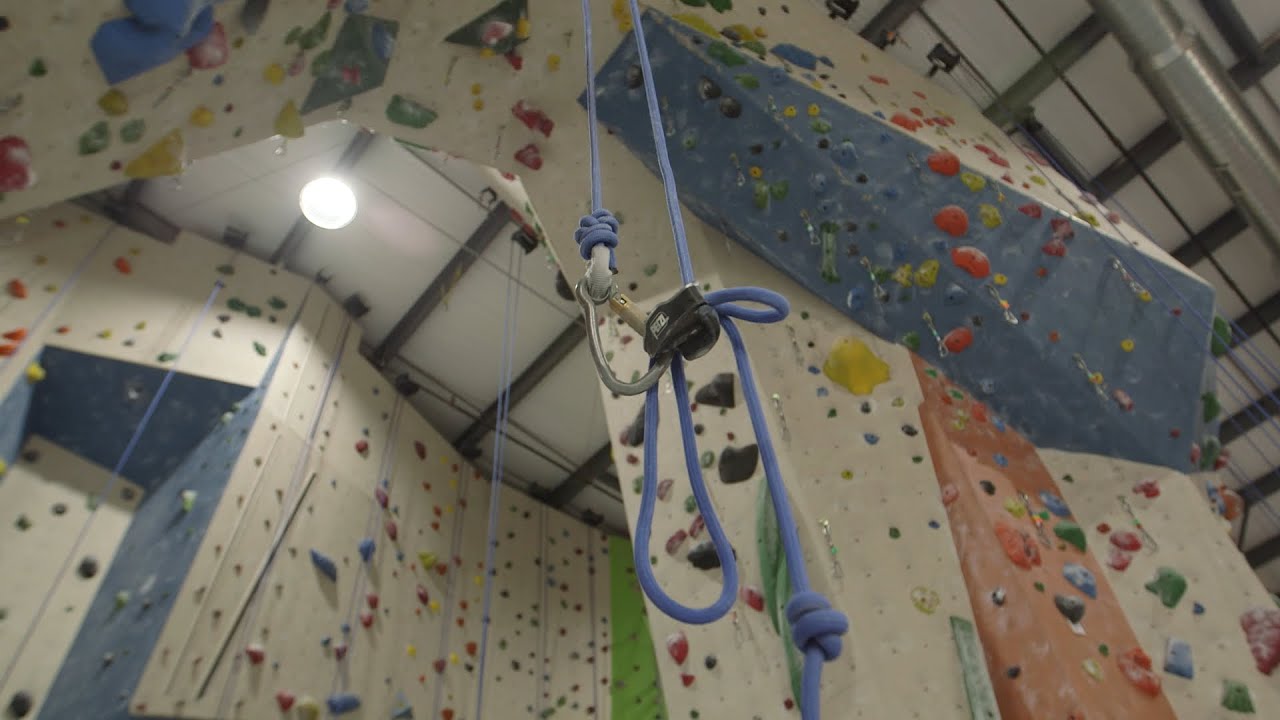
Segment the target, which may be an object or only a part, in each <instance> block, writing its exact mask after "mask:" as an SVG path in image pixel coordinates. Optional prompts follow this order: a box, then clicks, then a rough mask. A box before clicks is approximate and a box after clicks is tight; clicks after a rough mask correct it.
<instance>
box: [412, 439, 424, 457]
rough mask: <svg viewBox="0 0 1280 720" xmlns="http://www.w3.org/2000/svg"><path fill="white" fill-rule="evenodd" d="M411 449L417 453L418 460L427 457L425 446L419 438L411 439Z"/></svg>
mask: <svg viewBox="0 0 1280 720" xmlns="http://www.w3.org/2000/svg"><path fill="white" fill-rule="evenodd" d="M413 451H414V452H415V453H417V455H418V459H419V460H426V459H427V446H426V445H423V444H422V441H421V440H414V441H413Z"/></svg>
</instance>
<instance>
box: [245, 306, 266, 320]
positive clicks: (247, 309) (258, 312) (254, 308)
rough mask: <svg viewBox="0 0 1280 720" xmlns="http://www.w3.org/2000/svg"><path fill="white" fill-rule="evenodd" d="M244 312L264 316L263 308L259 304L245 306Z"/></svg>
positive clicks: (251, 315)
mask: <svg viewBox="0 0 1280 720" xmlns="http://www.w3.org/2000/svg"><path fill="white" fill-rule="evenodd" d="M244 314H245V315H248V316H249V317H253V318H256V317H262V308H260V307H258V306H257V305H246V306H245V308H244Z"/></svg>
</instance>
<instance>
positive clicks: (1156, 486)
mask: <svg viewBox="0 0 1280 720" xmlns="http://www.w3.org/2000/svg"><path fill="white" fill-rule="evenodd" d="M1133 494H1134V495H1142V496H1144V497H1147V498H1158V497H1160V483H1158V482H1156V481H1155V480H1142V481H1139V482H1136V483H1134V484H1133Z"/></svg>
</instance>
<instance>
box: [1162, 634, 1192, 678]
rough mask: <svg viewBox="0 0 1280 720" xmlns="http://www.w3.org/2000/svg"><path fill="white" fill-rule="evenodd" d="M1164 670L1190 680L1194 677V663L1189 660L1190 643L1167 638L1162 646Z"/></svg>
mask: <svg viewBox="0 0 1280 720" xmlns="http://www.w3.org/2000/svg"><path fill="white" fill-rule="evenodd" d="M1164 671H1165V672H1167V673H1169V674H1170V675H1177V676H1178V677H1183V678H1186V679H1188V680H1191V679H1192V678H1194V677H1195V674H1196V670H1195V663H1193V662H1192V661H1191V645H1190V643H1188V642H1187V641H1186V640H1179V639H1178V638H1172V637H1171V638H1169V641H1168V643H1166V644H1165V648H1164Z"/></svg>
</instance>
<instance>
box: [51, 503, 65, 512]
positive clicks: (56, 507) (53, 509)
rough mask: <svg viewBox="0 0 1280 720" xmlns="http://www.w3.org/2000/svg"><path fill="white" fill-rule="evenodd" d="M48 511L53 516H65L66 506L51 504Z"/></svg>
mask: <svg viewBox="0 0 1280 720" xmlns="http://www.w3.org/2000/svg"><path fill="white" fill-rule="evenodd" d="M49 510H50V511H51V512H52V513H53V514H54V515H66V514H67V504H66V503H54V504H53V507H51V508H49Z"/></svg>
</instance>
